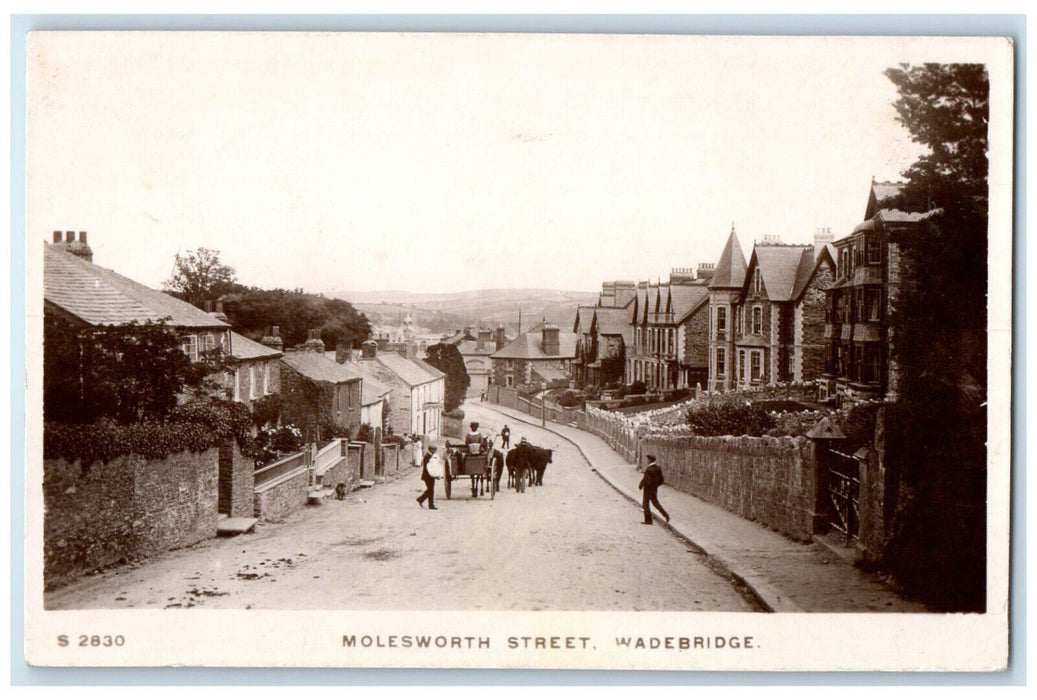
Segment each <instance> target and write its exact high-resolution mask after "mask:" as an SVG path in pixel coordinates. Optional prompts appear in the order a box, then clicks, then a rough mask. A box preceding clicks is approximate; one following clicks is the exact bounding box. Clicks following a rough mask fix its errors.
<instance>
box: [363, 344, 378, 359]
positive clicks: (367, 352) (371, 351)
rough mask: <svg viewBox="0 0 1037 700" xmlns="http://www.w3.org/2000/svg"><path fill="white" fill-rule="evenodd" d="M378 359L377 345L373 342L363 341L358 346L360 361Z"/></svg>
mask: <svg viewBox="0 0 1037 700" xmlns="http://www.w3.org/2000/svg"><path fill="white" fill-rule="evenodd" d="M376 357H378V343H377V342H375V341H373V340H365V341H364V342H363V344H362V345H361V346H360V359H361V360H373V359H374V358H376Z"/></svg>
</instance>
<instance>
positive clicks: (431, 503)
mask: <svg viewBox="0 0 1037 700" xmlns="http://www.w3.org/2000/svg"><path fill="white" fill-rule="evenodd" d="M435 454H436V446H435V445H429V448H428V452H427V453H426V454H425V459H423V460H421V480H422V481H424V482H425V493H423V494H421V495H420V496H418V499H417V500H418V505H419V506H421V507H422V508H424V507H425V505H424V503H425V500H426V499H428V509H429V510H439V509H438V508H436V503H435V495H436V478H435V477H434V476H432V474H430V473H429V470H428V463H429V460H431V459H432V457H433V456H434V455H435Z"/></svg>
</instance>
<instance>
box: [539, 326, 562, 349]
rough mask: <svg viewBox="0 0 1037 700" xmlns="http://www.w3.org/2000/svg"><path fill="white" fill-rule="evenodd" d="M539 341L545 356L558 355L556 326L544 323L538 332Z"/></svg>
mask: <svg viewBox="0 0 1037 700" xmlns="http://www.w3.org/2000/svg"><path fill="white" fill-rule="evenodd" d="M540 340H541V347H542V349H543V351H544V354H545V355H557V354H558V353H559V350H560V348H559V345H560V343H559V340H558V326H556V325H554V324H553V323H545V324H544V326H543V328H542V329H541V330H540Z"/></svg>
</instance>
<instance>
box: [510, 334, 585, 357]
mask: <svg viewBox="0 0 1037 700" xmlns="http://www.w3.org/2000/svg"><path fill="white" fill-rule="evenodd" d="M490 357H491V358H492V359H495V360H559V359H561V360H568V359H573V358H575V357H576V334H575V333H569V332H567V331H563V330H559V331H558V354H557V355H546V354H544V349H543V347H542V345H541V336H540V333H539V332H536V333H533V332H528V331H527V332H526V333H523V334H522V335H520V336H519V337H518V338H515V340H513V341H511V342H510V343H508V344H507V345H505V346H504V347H502V348H501V349H500V350H498V351H497V352H495V353H493V354H492V355H490Z"/></svg>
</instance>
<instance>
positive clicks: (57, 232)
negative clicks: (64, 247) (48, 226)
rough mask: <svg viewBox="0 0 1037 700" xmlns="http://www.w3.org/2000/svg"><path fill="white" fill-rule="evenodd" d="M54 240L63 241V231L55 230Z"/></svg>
mask: <svg viewBox="0 0 1037 700" xmlns="http://www.w3.org/2000/svg"><path fill="white" fill-rule="evenodd" d="M54 242H55V243H61V231H55V232H54Z"/></svg>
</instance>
